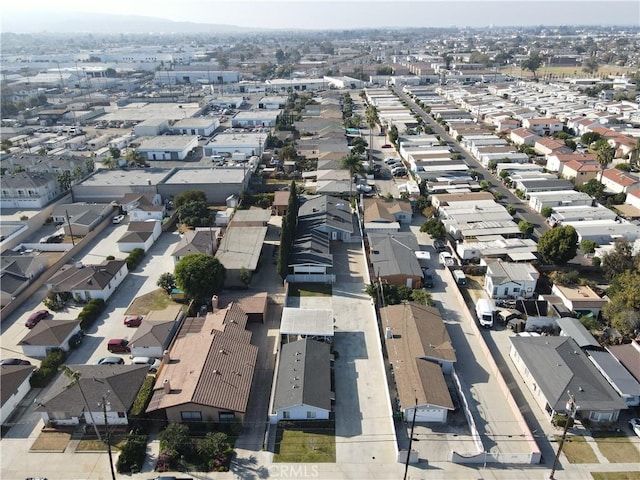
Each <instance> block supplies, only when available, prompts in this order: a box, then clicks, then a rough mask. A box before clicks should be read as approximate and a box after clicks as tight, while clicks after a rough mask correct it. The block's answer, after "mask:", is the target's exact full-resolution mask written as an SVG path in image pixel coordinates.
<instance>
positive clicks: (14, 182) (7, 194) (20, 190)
mask: <svg viewBox="0 0 640 480" xmlns="http://www.w3.org/2000/svg"><path fill="white" fill-rule="evenodd" d="M1 190H2V195H0V208H26V209H32V210H38V209H40V208H42V207H44V206H45V205H47V204H48V203H50V202H51V201H53V200H54V199H55V198H56V197H57V196H58V195H59V194H60V193H61V190H60V186H59V184H58V180H57V174H55V173H48V172H20V173H15V174H11V175H9V174H5V175H2V187H1Z"/></svg>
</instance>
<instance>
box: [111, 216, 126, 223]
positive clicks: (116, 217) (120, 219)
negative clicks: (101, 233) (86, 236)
mask: <svg viewBox="0 0 640 480" xmlns="http://www.w3.org/2000/svg"><path fill="white" fill-rule="evenodd" d="M122 220H124V215H116V216H115V217H113V219H112V220H111V222H112V223H120V222H122Z"/></svg>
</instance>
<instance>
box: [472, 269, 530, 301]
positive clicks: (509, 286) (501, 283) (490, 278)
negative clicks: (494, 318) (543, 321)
mask: <svg viewBox="0 0 640 480" xmlns="http://www.w3.org/2000/svg"><path fill="white" fill-rule="evenodd" d="M538 278H540V273H539V272H538V271H537V270H536V268H535V267H534V266H533V265H531V264H530V263H510V262H500V261H498V262H492V263H488V264H487V273H486V274H485V277H484V289H485V290H486V292H487V293H488V294H489V296H490V297H491V298H507V297H524V298H531V297H532V296H533V294H534V292H535V289H536V284H537V283H538Z"/></svg>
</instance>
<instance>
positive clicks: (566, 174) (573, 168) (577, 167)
mask: <svg viewBox="0 0 640 480" xmlns="http://www.w3.org/2000/svg"><path fill="white" fill-rule="evenodd" d="M601 171H602V167H601V166H600V164H599V163H598V162H597V161H594V162H579V161H576V160H571V161H569V162H567V163H565V164H564V166H563V168H562V178H566V179H567V180H573V184H574V185H576V186H579V185H582V184H585V183H587V182H588V181H589V180H593V179H596V178H597V177H598V174H599V173H600V172H601Z"/></svg>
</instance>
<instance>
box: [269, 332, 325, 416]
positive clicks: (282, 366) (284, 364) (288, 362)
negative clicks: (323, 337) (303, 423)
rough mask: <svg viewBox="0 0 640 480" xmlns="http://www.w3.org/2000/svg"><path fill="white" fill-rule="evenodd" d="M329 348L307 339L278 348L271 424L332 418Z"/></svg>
mask: <svg viewBox="0 0 640 480" xmlns="http://www.w3.org/2000/svg"><path fill="white" fill-rule="evenodd" d="M330 348H331V347H330V345H329V344H327V343H324V342H319V341H317V340H312V339H310V338H305V339H302V340H297V341H295V342H290V343H285V344H283V345H282V346H281V348H280V353H279V355H278V360H277V369H276V374H275V378H274V387H273V394H272V399H271V406H270V409H269V421H270V422H271V423H277V422H279V421H280V420H329V419H331V418H332V417H333V402H334V400H335V399H334V393H333V392H332V391H331V374H332V372H331V370H332V368H331V359H332V355H331V351H330Z"/></svg>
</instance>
